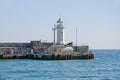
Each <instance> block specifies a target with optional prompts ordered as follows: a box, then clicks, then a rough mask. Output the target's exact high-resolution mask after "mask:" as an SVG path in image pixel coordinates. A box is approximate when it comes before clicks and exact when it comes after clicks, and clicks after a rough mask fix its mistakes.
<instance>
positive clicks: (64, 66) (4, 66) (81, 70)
mask: <svg viewBox="0 0 120 80" xmlns="http://www.w3.org/2000/svg"><path fill="white" fill-rule="evenodd" d="M92 52H93V53H94V54H95V57H96V58H95V59H94V60H28V59H23V60H22V59H19V60H18V59H15V60H0V80H120V50H92Z"/></svg>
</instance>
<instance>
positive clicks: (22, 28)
mask: <svg viewBox="0 0 120 80" xmlns="http://www.w3.org/2000/svg"><path fill="white" fill-rule="evenodd" d="M60 14H61V16H62V19H63V21H64V27H65V41H66V43H67V42H71V41H73V42H74V44H75V33H76V32H75V30H76V28H77V31H78V45H83V44H88V45H89V46H90V48H98V49H120V0H0V42H30V41H31V40H42V41H48V42H52V41H53V32H52V30H51V29H52V26H53V25H54V24H56V21H57V20H58V18H59V16H60Z"/></svg>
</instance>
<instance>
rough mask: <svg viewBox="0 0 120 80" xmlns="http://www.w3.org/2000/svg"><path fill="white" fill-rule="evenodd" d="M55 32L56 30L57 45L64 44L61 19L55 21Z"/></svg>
mask: <svg viewBox="0 0 120 80" xmlns="http://www.w3.org/2000/svg"><path fill="white" fill-rule="evenodd" d="M56 30H57V44H58V45H61V44H65V41H64V27H63V21H62V20H61V17H60V18H59V19H58V21H57V27H56Z"/></svg>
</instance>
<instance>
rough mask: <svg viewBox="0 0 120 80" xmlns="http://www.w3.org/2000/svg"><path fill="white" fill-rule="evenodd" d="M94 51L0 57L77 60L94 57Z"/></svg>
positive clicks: (0, 57)
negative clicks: (87, 52)
mask: <svg viewBox="0 0 120 80" xmlns="http://www.w3.org/2000/svg"><path fill="white" fill-rule="evenodd" d="M94 58H95V56H94V54H92V53H89V54H74V53H65V54H59V53H58V54H9V55H0V59H34V60H76V59H83V60H85V59H94Z"/></svg>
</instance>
